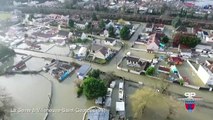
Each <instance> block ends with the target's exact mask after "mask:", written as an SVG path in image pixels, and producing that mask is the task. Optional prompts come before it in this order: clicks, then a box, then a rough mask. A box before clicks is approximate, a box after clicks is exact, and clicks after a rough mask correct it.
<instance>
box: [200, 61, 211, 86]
mask: <svg viewBox="0 0 213 120" xmlns="http://www.w3.org/2000/svg"><path fill="white" fill-rule="evenodd" d="M197 74H198V76H199V77H200V79H201V80H202V81H203V83H204V84H207V85H213V61H206V62H205V63H204V64H203V65H200V66H199V68H198V71H197Z"/></svg>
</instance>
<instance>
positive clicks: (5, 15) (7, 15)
mask: <svg viewBox="0 0 213 120" xmlns="http://www.w3.org/2000/svg"><path fill="white" fill-rule="evenodd" d="M11 17H12V14H10V13H6V12H0V21H1V20H7V19H10V18H11Z"/></svg>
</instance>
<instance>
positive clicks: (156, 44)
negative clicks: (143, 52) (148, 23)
mask: <svg viewBox="0 0 213 120" xmlns="http://www.w3.org/2000/svg"><path fill="white" fill-rule="evenodd" d="M146 47H147V50H152V51H157V50H159V48H160V38H159V37H158V36H157V33H154V34H151V35H150V36H149V39H148V41H147V44H146Z"/></svg>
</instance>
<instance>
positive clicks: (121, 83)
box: [119, 82, 124, 90]
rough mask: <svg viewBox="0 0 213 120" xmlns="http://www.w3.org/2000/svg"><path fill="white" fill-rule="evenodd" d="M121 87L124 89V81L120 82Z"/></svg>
mask: <svg viewBox="0 0 213 120" xmlns="http://www.w3.org/2000/svg"><path fill="white" fill-rule="evenodd" d="M119 89H121V90H123V89H124V83H123V82H120V83H119Z"/></svg>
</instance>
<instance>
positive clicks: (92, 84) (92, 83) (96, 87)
mask: <svg viewBox="0 0 213 120" xmlns="http://www.w3.org/2000/svg"><path fill="white" fill-rule="evenodd" d="M83 93H84V95H85V96H86V97H87V99H96V98H98V97H103V96H105V95H106V94H107V87H106V86H105V85H104V82H103V80H99V79H96V78H93V77H88V78H86V79H85V80H84V83H83Z"/></svg>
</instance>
